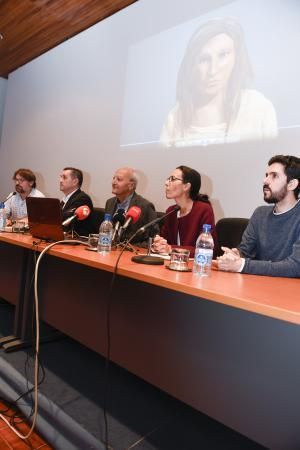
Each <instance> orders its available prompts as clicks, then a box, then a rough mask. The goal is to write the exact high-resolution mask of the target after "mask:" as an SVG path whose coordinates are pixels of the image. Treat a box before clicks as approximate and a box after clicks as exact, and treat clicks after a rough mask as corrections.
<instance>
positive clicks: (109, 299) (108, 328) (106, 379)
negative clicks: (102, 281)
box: [103, 229, 140, 450]
mask: <svg viewBox="0 0 300 450" xmlns="http://www.w3.org/2000/svg"><path fill="white" fill-rule="evenodd" d="M139 232H140V229H138V230H137V231H136V232H135V233H134V234H133V235H132V236H131V237H130V239H128V240H126V241H125V242H123V243H121V244H119V245H123V248H122V250H121V252H120V254H119V256H118V258H117V261H116V264H115V267H114V271H113V275H112V279H111V282H110V286H109V292H108V297H107V303H106V306H107V309H106V337H107V350H106V355H105V369H104V399H103V418H104V444H105V449H106V450H111V449H112V447H111V446H110V445H109V443H108V439H109V432H108V418H107V404H108V391H109V381H110V380H109V365H110V352H111V326H110V311H111V302H112V293H113V287H114V283H115V279H116V276H117V271H118V265H119V262H120V259H121V257H122V255H123V253H124V251H125V250H127V246H128V248H129V249H130V250H131V247H130V245H131V241H132V240H133V239H134V238H135V236H136V235H137V234H138V233H139ZM131 251H132V250H131Z"/></svg>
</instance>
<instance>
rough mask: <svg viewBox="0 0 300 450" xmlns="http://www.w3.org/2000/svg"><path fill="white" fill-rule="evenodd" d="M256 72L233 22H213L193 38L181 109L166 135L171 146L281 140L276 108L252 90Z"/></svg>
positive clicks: (180, 86) (180, 88) (180, 89)
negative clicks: (277, 138) (251, 84)
mask: <svg viewBox="0 0 300 450" xmlns="http://www.w3.org/2000/svg"><path fill="white" fill-rule="evenodd" d="M251 78H252V70H251V66H250V62H249V58H248V53H247V49H246V46H245V42H244V36H243V30H242V28H241V26H240V24H239V23H238V21H237V20H236V19H234V18H222V19H213V20H210V21H209V22H207V23H205V24H204V25H202V26H201V27H200V28H199V29H198V30H197V31H196V32H195V33H194V35H193V36H192V37H191V39H190V41H189V43H188V46H187V49H186V52H185V55H184V57H183V60H182V62H181V65H180V68H179V72H178V77H177V91H176V100H177V101H176V105H175V107H174V108H173V109H172V110H171V111H170V113H169V114H168V117H167V119H166V122H165V124H164V126H163V129H162V132H161V142H162V143H163V144H165V145H167V146H184V145H208V144H214V143H224V142H234V141H241V140H252V139H270V138H274V137H276V135H277V119H276V113H275V109H274V107H273V105H272V103H271V102H270V101H269V100H268V99H267V98H266V97H265V96H264V95H263V94H262V93H260V92H258V91H257V90H254V89H249V84H250V81H251Z"/></svg>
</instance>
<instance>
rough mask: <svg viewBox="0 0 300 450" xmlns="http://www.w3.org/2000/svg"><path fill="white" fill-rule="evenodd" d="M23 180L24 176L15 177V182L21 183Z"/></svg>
mask: <svg viewBox="0 0 300 450" xmlns="http://www.w3.org/2000/svg"><path fill="white" fill-rule="evenodd" d="M24 181H26V180H25V178H15V182H18V183H23V182H24Z"/></svg>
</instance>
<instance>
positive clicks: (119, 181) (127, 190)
mask: <svg viewBox="0 0 300 450" xmlns="http://www.w3.org/2000/svg"><path fill="white" fill-rule="evenodd" d="M136 186H137V176H136V173H135V171H134V170H133V169H132V168H131V167H123V168H121V169H118V170H117V171H116V173H115V174H114V176H113V179H112V194H114V195H115V196H114V197H112V198H110V199H109V200H107V202H106V205H105V213H108V214H111V215H113V214H115V213H116V212H117V211H118V210H120V209H123V210H124V211H125V213H126V212H127V211H128V209H129V208H130V207H131V206H138V207H139V208H140V209H141V216H140V218H139V219H138V220H137V222H136V223H131V224H130V225H129V226H128V228H127V229H126V230H125V231H124V232H123V233H122V236H121V239H122V240H125V239H129V238H130V237H131V236H132V235H133V234H134V233H135V232H136V231H137V230H138V229H139V228H140V227H142V226H143V225H146V224H147V223H148V222H150V221H151V220H154V219H156V212H155V208H154V205H153V204H152V203H150V202H149V201H148V200H146V199H145V198H144V197H142V196H141V195H138V194H137V193H136V192H135V190H136ZM157 232H158V226H157V225H156V226H154V227H150V228H148V229H147V230H146V231H145V232H144V233H139V234H137V236H136V237H135V238H134V239H133V242H132V243H133V244H136V245H139V246H146V245H147V241H148V238H149V236H154V235H155V234H156V233H157Z"/></svg>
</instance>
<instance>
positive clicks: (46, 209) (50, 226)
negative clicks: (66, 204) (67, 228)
mask: <svg viewBox="0 0 300 450" xmlns="http://www.w3.org/2000/svg"><path fill="white" fill-rule="evenodd" d="M26 205H27V215H28V226H29V231H30V234H31V235H32V236H33V237H36V238H40V239H44V240H47V241H62V240H64V230H63V226H62V212H61V206H60V201H59V200H58V198H43V197H27V198H26Z"/></svg>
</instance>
